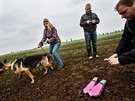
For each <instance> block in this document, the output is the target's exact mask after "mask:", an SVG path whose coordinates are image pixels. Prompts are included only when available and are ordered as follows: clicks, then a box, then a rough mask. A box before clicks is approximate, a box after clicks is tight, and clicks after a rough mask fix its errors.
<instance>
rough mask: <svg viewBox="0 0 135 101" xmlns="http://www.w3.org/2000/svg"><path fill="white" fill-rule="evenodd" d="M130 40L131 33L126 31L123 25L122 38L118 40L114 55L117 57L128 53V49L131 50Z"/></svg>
mask: <svg viewBox="0 0 135 101" xmlns="http://www.w3.org/2000/svg"><path fill="white" fill-rule="evenodd" d="M132 38H133V35H132V33H131V32H130V31H129V30H128V29H127V27H126V25H125V27H124V32H123V34H122V38H121V39H120V41H119V43H118V46H117V48H116V50H115V53H117V54H118V56H120V55H122V53H124V52H127V51H129V49H131V45H132Z"/></svg>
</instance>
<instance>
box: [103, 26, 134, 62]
mask: <svg viewBox="0 0 135 101" xmlns="http://www.w3.org/2000/svg"><path fill="white" fill-rule="evenodd" d="M132 38H133V34H132V33H131V32H130V31H129V30H128V28H127V27H126V26H125V28H124V32H123V35H122V38H121V40H120V42H119V44H118V46H117V48H116V50H115V54H114V55H112V56H110V57H109V58H108V59H106V60H107V61H108V62H109V63H110V64H112V65H114V64H121V65H124V64H129V63H133V62H135V49H133V50H131V46H130V45H132V44H133V43H132Z"/></svg>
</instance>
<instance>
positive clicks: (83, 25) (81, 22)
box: [80, 16, 87, 27]
mask: <svg viewBox="0 0 135 101" xmlns="http://www.w3.org/2000/svg"><path fill="white" fill-rule="evenodd" d="M80 26H81V27H85V26H87V23H86V21H85V20H84V19H83V16H81V19H80Z"/></svg>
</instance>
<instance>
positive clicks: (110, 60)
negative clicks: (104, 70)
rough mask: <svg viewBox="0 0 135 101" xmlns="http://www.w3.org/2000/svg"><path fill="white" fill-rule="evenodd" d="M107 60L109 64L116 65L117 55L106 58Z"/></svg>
mask: <svg viewBox="0 0 135 101" xmlns="http://www.w3.org/2000/svg"><path fill="white" fill-rule="evenodd" d="M108 62H109V63H110V64H111V65H117V64H119V60H118V57H117V58H110V59H109V60H108Z"/></svg>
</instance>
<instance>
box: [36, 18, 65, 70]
mask: <svg viewBox="0 0 135 101" xmlns="http://www.w3.org/2000/svg"><path fill="white" fill-rule="evenodd" d="M43 25H44V26H45V29H44V34H43V38H42V40H41V41H40V42H39V44H38V48H39V47H42V46H43V44H50V47H49V49H48V53H50V54H52V55H53V56H54V59H55V61H56V63H57V65H58V67H60V68H62V67H63V66H64V65H63V62H62V60H61V58H60V56H59V54H58V50H59V48H60V45H61V40H60V38H59V36H58V34H57V30H56V28H55V27H54V26H53V25H52V24H51V23H50V21H49V20H48V19H46V18H45V19H44V20H43Z"/></svg>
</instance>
